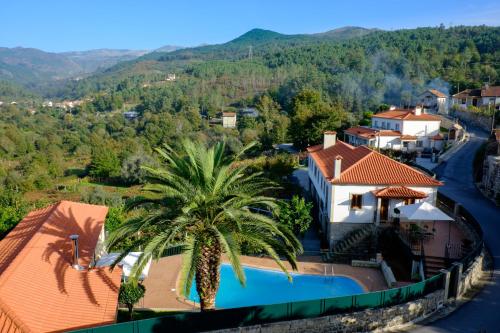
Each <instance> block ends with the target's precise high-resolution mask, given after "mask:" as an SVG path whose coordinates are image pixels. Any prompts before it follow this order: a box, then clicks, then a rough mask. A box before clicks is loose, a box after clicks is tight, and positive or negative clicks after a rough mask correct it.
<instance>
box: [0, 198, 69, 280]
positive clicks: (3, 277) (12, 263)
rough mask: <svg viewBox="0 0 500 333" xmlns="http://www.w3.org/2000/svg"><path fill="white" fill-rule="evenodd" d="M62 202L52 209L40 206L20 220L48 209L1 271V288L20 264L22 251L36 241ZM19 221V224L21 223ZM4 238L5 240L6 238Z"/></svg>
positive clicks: (55, 204)
mask: <svg viewBox="0 0 500 333" xmlns="http://www.w3.org/2000/svg"><path fill="white" fill-rule="evenodd" d="M60 204H61V201H58V202H57V203H54V204H52V205H51V206H49V207H50V209H48V208H49V207H45V208H40V209H36V210H34V211H31V212H29V213H28V214H27V215H26V216H25V217H23V219H22V220H21V221H20V222H19V223H22V221H23V220H24V219H25V218H27V217H28V215H30V214H32V213H36V212H41V211H43V210H44V209H47V213H46V216H45V218H44V220H43V222H42V223H40V224H39V225H38V226H36V229H35V230H33V235H32V237H31V238H30V239H29V240H28V241H27V242H26V243H25V244H24V245H23V247H22V248H20V249H19V250H18V251H17V253H16V254H15V255H14V257H13V258H12V260H11V261H10V264H9V265H8V266H7V268H5V270H4V271H3V272H1V274H0V288H2V285H3V284H4V283H5V281H7V280H8V275H10V274H12V273H13V272H14V271H15V270H16V268H17V266H18V265H19V264H20V262H19V261H20V259H19V258H20V255H21V253H22V252H23V251H24V250H25V249H26V248H27V247H28V245H29V244H31V243H33V242H35V241H36V239H38V237H36V235H37V233H38V231H39V230H40V228H41V227H42V226H43V225H44V224H45V222H46V221H47V219H48V217H50V216H52V214H53V213H54V212H55V210H56V209H57V207H59V205H60ZM19 223H18V224H17V225H19ZM17 225H16V226H17ZM4 240H5V238H4ZM7 273H9V274H7ZM2 281H4V283H2Z"/></svg>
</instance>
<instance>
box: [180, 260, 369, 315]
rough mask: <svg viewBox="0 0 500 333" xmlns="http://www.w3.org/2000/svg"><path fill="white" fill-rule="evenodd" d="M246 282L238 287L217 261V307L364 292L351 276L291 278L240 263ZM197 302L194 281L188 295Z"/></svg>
mask: <svg viewBox="0 0 500 333" xmlns="http://www.w3.org/2000/svg"><path fill="white" fill-rule="evenodd" d="M244 271H245V275H246V286H245V287H242V286H241V284H240V283H239V282H238V279H237V278H236V277H235V275H234V273H233V269H232V267H231V266H230V265H229V264H222V265H221V283H220V288H219V291H218V292H217V296H216V298H215V305H216V307H217V308H237V307H242V306H251V305H264V304H277V303H286V302H291V301H305V300H311V299H318V298H328V297H337V296H347V295H354V294H362V293H364V290H363V288H362V287H361V286H360V285H359V284H358V283H357V282H356V281H354V280H353V279H350V278H348V277H344V276H320V275H306V274H295V273H293V274H292V276H293V282H292V283H290V282H288V278H287V276H286V275H285V274H284V273H283V272H280V271H272V270H265V269H258V268H252V267H246V266H245V267H244ZM189 299H190V300H191V301H195V302H198V303H199V300H200V299H199V297H198V293H197V292H196V285H195V281H193V285H192V286H191V293H190V295H189Z"/></svg>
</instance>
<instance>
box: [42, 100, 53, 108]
mask: <svg viewBox="0 0 500 333" xmlns="http://www.w3.org/2000/svg"><path fill="white" fill-rule="evenodd" d="M42 106H43V107H48V108H51V107H52V106H54V103H52V101H45V102H43V103H42Z"/></svg>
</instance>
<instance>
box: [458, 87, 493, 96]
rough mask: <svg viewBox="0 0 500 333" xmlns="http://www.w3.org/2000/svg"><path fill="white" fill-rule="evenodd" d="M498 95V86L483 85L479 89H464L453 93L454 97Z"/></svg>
mask: <svg viewBox="0 0 500 333" xmlns="http://www.w3.org/2000/svg"><path fill="white" fill-rule="evenodd" d="M499 96H500V86H489V87H483V88H481V89H465V90H462V91H460V92H458V93H456V94H455V95H453V97H455V98H467V97H499Z"/></svg>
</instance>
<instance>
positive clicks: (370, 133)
mask: <svg viewBox="0 0 500 333" xmlns="http://www.w3.org/2000/svg"><path fill="white" fill-rule="evenodd" d="M344 133H346V134H350V135H355V136H359V137H363V138H367V139H371V138H374V137H375V135H376V134H377V130H375V129H373V128H368V127H362V126H356V127H351V128H348V129H346V130H345V131H344Z"/></svg>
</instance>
